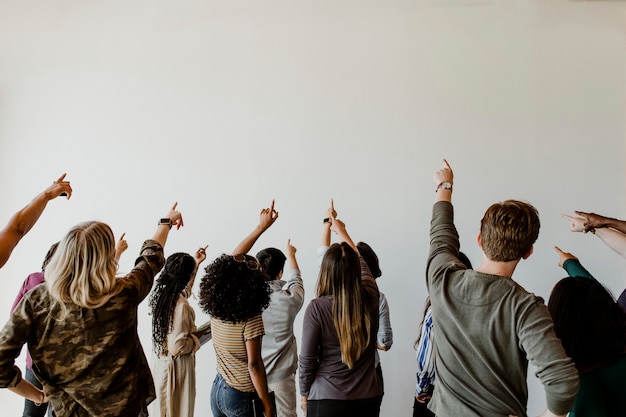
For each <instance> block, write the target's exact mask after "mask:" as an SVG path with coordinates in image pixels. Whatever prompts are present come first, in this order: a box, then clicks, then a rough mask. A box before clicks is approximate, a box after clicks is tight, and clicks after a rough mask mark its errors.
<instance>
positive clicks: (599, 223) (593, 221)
mask: <svg viewBox="0 0 626 417" xmlns="http://www.w3.org/2000/svg"><path fill="white" fill-rule="evenodd" d="M574 213H576V214H578V215H579V216H581V217H583V218H584V219H585V232H589V231H592V230H593V229H601V228H605V227H610V228H611V229H615V230H617V231H619V232H622V233H626V221H624V220H618V219H613V218H611V217H606V216H602V215H600V214H595V213H585V212H584V211H575V212H574Z"/></svg>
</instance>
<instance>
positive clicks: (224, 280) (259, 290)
mask: <svg viewBox="0 0 626 417" xmlns="http://www.w3.org/2000/svg"><path fill="white" fill-rule="evenodd" d="M270 294H271V289H270V287H269V285H268V283H267V282H266V281H265V274H264V273H263V272H262V271H261V267H260V265H259V263H258V261H257V260H256V259H255V258H254V257H253V256H250V255H245V254H238V255H234V256H231V255H222V256H220V257H219V258H217V259H215V260H214V261H213V262H211V263H210V264H209V265H208V266H207V267H206V268H205V274H204V276H203V277H202V280H201V281H200V293H199V297H198V298H199V304H200V307H202V311H204V312H205V313H207V314H210V315H211V316H213V317H216V318H218V319H220V320H222V321H226V322H230V323H237V322H243V321H246V320H248V319H251V318H252V317H255V316H257V315H259V314H261V313H262V312H263V310H265V309H266V308H267V306H268V305H269V303H270Z"/></svg>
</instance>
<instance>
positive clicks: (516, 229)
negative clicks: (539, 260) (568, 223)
mask: <svg viewBox="0 0 626 417" xmlns="http://www.w3.org/2000/svg"><path fill="white" fill-rule="evenodd" d="M539 226H540V224H539V212H538V211H537V209H536V208H535V207H533V206H532V205H531V204H528V203H524V202H522V201H518V200H506V201H503V202H501V203H495V204H492V205H491V207H489V208H488V209H487V211H486V212H485V215H484V216H483V219H482V220H481V221H480V235H481V238H480V241H481V244H482V247H483V251H484V252H485V255H486V256H487V257H488V258H489V259H491V260H492V261H496V262H508V261H514V260H517V259H520V258H522V257H523V256H524V255H526V254H527V253H528V252H529V251H530V249H531V248H532V246H533V244H534V243H535V241H536V240H537V237H538V236H539Z"/></svg>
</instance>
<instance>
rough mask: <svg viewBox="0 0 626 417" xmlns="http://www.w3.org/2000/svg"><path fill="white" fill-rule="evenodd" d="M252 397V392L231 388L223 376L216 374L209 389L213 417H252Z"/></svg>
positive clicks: (253, 395) (253, 394)
mask: <svg viewBox="0 0 626 417" xmlns="http://www.w3.org/2000/svg"><path fill="white" fill-rule="evenodd" d="M254 397H255V393H254V392H243V391H239V390H236V389H235V388H231V387H230V386H229V385H228V384H227V383H226V381H224V378H222V376H221V375H220V374H217V375H216V376H215V379H214V380H213V388H212V389H211V411H212V412H213V417H253V416H254V410H253V409H252V399H253V398H254Z"/></svg>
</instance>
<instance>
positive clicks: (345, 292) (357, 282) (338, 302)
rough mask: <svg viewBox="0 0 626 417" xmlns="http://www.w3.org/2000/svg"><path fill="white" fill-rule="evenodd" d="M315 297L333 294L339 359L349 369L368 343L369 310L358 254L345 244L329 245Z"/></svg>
mask: <svg viewBox="0 0 626 417" xmlns="http://www.w3.org/2000/svg"><path fill="white" fill-rule="evenodd" d="M317 296H318V297H322V296H332V297H333V302H332V303H333V311H332V316H333V323H334V324H335V330H336V331H337V335H338V337H339V347H340V350H341V361H342V362H343V363H345V364H346V366H348V368H350V369H352V367H353V366H354V363H355V362H356V361H357V360H358V359H359V358H360V357H361V354H362V353H363V352H364V351H365V349H366V348H367V346H368V345H369V342H370V326H371V318H370V314H369V313H370V312H369V311H367V308H366V305H365V303H364V302H363V298H362V297H363V296H362V293H361V266H360V261H359V256H358V254H357V253H356V252H355V251H354V249H352V248H351V247H350V246H349V245H348V244H347V243H341V244H337V243H335V244H333V245H331V246H330V247H329V248H328V251H326V254H325V255H324V259H323V260H322V266H321V268H320V275H319V278H318V280H317Z"/></svg>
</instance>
